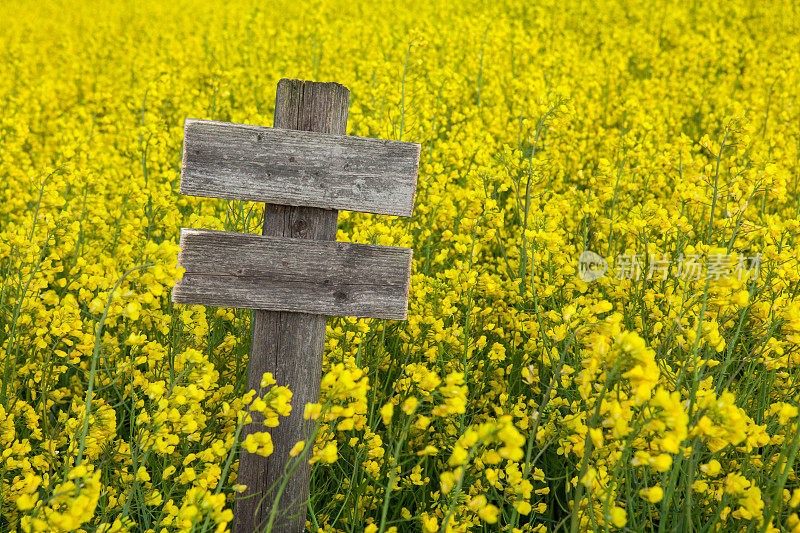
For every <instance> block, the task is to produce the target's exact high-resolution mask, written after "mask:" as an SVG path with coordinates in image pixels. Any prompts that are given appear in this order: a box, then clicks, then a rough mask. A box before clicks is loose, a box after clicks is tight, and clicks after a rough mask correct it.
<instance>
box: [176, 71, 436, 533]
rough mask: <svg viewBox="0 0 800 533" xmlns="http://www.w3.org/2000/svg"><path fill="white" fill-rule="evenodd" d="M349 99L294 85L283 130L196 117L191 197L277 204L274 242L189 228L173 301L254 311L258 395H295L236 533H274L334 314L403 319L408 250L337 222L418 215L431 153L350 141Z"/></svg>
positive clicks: (259, 467)
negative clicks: (268, 379) (343, 215)
mask: <svg viewBox="0 0 800 533" xmlns="http://www.w3.org/2000/svg"><path fill="white" fill-rule="evenodd" d="M349 97H350V92H349V91H348V90H347V88H345V87H344V86H342V85H339V84H338V83H316V82H304V81H299V80H288V79H284V80H281V81H280V82H279V83H278V91H277V99H276V104H275V122H274V127H273V128H267V127H261V126H248V125H243V124H228V123H224V122H213V121H206V120H194V119H187V120H186V125H185V131H184V145H183V167H182V170H181V193H183V194H188V195H192V196H204V197H209V198H226V199H230V200H245V201H254V202H265V203H266V205H265V210H264V227H263V235H252V234H241V233H231V232H225V231H211V230H203V229H186V228H184V229H182V230H181V241H180V246H181V252H180V254H179V256H178V263H179V265H180V266H182V267H183V268H184V269H185V273H184V275H183V279H181V280H180V281H179V282H178V283H177V284H176V285H175V288H174V289H173V292H172V300H173V301H174V302H177V303H183V304H199V305H212V306H217V307H238V308H247V309H253V310H254V314H253V343H252V347H251V352H250V364H249V370H248V380H247V384H248V388H249V389H255V390H256V391H259V390H260V383H261V378H262V376H263V374H264V372H272V374H273V375H274V376H275V379H276V380H277V384H278V385H285V386H287V387H289V389H290V390H291V391H292V394H293V396H292V406H293V407H292V413H291V414H290V415H289V416H288V417H285V418H283V419H282V420H281V422H280V425H279V426H278V427H276V428H273V429H272V430H271V435H272V440H273V446H274V451H273V454H272V455H271V456H270V457H261V456H259V455H255V454H251V453H248V452H246V451H244V450H242V451H241V454H240V459H239V473H238V483H240V484H243V485H247V490H246V491H245V492H244V493H243V494H242V495H241V496H239V498H238V499H237V501H236V508H235V512H234V527H233V529H234V531H235V532H236V533H250V532H252V531H257V530H260V529H261V528H263V527H264V526H265V525H266V523H267V519H268V517H269V516H270V512H271V510H272V507H273V502H274V499H275V493H276V492H277V486H278V485H279V484H280V480H281V478H282V476H283V475H284V467H285V466H286V464H287V463H288V462H289V459H290V456H289V450H290V449H291V448H292V447H293V446H294V444H295V443H297V442H298V441H300V440H305V439H306V437H307V436H308V435H309V434H310V430H311V429H312V428H313V424H314V421H305V420H304V419H303V408H304V406H305V404H306V403H309V402H316V401H318V400H319V385H320V379H321V372H322V352H323V348H324V343H325V323H326V317H327V316H357V317H373V318H387V319H393V320H404V319H405V318H406V311H407V306H408V290H409V279H410V273H411V250H410V249H407V248H396V247H390V246H372V245H365V244H353V243H345V242H336V240H335V239H336V221H337V213H338V210H340V209H345V210H350V211H362V212H368V213H378V214H386V215H398V216H411V212H412V209H413V206H414V194H415V191H416V185H417V169H418V166H419V152H420V145H419V144H416V143H407V142H397V141H385V140H380V139H367V138H359V137H351V136H346V135H344V133H345V129H346V125H347V110H348V106H349ZM260 422H261V420H255V419H254V421H253V423H251V424H248V425H246V426H245V427H244V428H243V435H242V438H244V437H246V436H247V435H248V434H250V433H254V432H257V431H262V430H264V426H263V425H262V424H261V423H260ZM307 446H311V443H310V442H308V443H307ZM310 474H311V470H310V466H309V465H308V463H307V461H303V462H302V463H301V464H299V465H298V466H297V467H296V468H295V470H294V473H293V474H292V478H291V480H290V481H289V483H288V484H287V485H286V488H285V490H284V492H283V494H282V495H281V498H280V501H279V502H278V504H277V509H276V511H277V513H276V517H277V518H276V520H275V522H273V527H272V530H273V531H280V532H287V533H289V532H291V533H296V532H299V531H303V529H304V528H305V515H306V505H307V500H308V493H309V479H310ZM270 489H272V490H271V491H270Z"/></svg>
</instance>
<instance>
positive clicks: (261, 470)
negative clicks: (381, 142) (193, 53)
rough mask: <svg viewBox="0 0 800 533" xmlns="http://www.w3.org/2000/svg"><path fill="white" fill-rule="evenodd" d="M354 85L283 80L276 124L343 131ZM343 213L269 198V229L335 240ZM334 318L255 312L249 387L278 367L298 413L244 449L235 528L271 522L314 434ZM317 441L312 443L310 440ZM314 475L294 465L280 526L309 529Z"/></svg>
mask: <svg viewBox="0 0 800 533" xmlns="http://www.w3.org/2000/svg"><path fill="white" fill-rule="evenodd" d="M349 101H350V91H348V90H347V88H346V87H344V86H343V85H340V84H338V83H314V82H303V81H300V80H288V79H283V80H281V81H280V82H279V83H278V90H277V95H276V99H275V122H274V126H275V127H276V128H285V129H295V130H306V131H318V132H322V133H334V134H338V135H344V134H345V131H346V129H347V112H348V105H349ZM337 219H338V212H337V211H336V210H330V209H318V208H315V207H291V206H286V205H274V204H266V206H265V209H264V229H263V233H264V235H267V236H274V237H295V238H303V239H314V240H321V241H333V240H335V239H336V222H337ZM326 323H327V317H325V316H323V315H311V314H304V313H292V312H286V311H258V310H256V311H253V341H252V346H251V349H250V362H249V366H248V372H247V386H248V390H256V391H260V390H261V389H260V383H261V377H262V376H263V375H264V372H271V373H272V374H273V376H275V379H276V381H277V385H279V386H286V387H289V388H290V389H291V391H292V412H291V414H290V415H289V416H287V417H282V418H281V421H280V425H278V427H276V428H271V429H270V430H269V431H270V434H271V435H272V443H273V446H274V451H273V453H272V455H271V456H269V457H261V456H260V455H255V454H251V453H248V452H246V451H241V452H240V455H239V473H238V477H237V479H238V483H241V484H243V485H247V490H246V491H245V492H244V493H242V494H241V495H239V496H238V497H237V499H236V506H235V510H234V523H233V531H234V533H252V532H253V531H255V530H256V529H260V528H261V527H262V526H263V525H264V524H265V523H266V521H267V519H268V517H269V514H270V511H271V509H272V508H273V502H274V500H275V494H276V492H277V490H276V486H277V485H279V484H280V483H281V481H282V479H283V473H284V467H285V466H286V464H287V463H288V462H289V460H290V459H289V450H291V449H292V447H293V446H294V445H295V443H297V442H298V441H300V440H307V439H308V438H309V436H310V435H311V434H312V431H313V428H314V421H313V420H304V419H303V408H304V406H305V405H306V404H307V403H314V402H317V401H319V385H320V379H321V377H322V354H323V350H324V347H325V325H326ZM263 429H264V426H263V425H261V420H260V419H259V418H258V417H255V418H254V420H253V422H252V423H250V424H247V425H245V426H244V428H242V439H244V438H245V437H246V436H247V435H248V434H250V433H253V432H255V431H260V430H263ZM309 444H310V443H309ZM310 479H311V465H309V464H308V461H307V459H306V460H303V461H300V462H299V463H297V464H296V465H295V466H294V471H293V474H292V476H291V479H290V480H289V482H288V484H287V485H286V489H285V491H284V493H283V495H282V496H281V498H280V502H279V504H278V505H277V506H275V507H276V509H277V520H276V522H275V523H274V524H273V526H274V527H273V531H274V532H276V533H300V532H302V531H303V530H304V529H305V518H306V508H307V502H308V494H309V483H310Z"/></svg>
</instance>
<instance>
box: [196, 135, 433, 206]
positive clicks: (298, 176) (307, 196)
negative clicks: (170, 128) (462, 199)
mask: <svg viewBox="0 0 800 533" xmlns="http://www.w3.org/2000/svg"><path fill="white" fill-rule="evenodd" d="M419 153H420V145H419V144H416V143H407V142H398V141H386V140H382V139H368V138H361V137H351V136H347V135H334V134H324V133H313V132H305V131H294V130H286V129H279V128H266V127H261V126H248V125H244V124H230V123H225V122H212V121H206V120H194V119H187V120H186V124H185V130H184V145H183V169H182V172H181V193H183V194H189V195H192V196H205V197H211V198H226V199H230V200H247V201H252V202H269V203H273V204H282V205H292V206H308V207H318V208H323V209H338V210H342V209H346V210H348V211H362V212H367V213H378V214H385V215H398V216H411V213H412V210H413V207H414V194H415V191H416V186H417V170H418V167H419Z"/></svg>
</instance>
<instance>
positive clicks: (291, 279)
mask: <svg viewBox="0 0 800 533" xmlns="http://www.w3.org/2000/svg"><path fill="white" fill-rule="evenodd" d="M180 243H181V250H182V251H181V252H180V254H179V255H178V264H179V265H180V266H181V267H183V268H184V269H185V272H184V274H183V279H181V280H180V281H179V282H178V283H177V284H176V285H175V287H174V289H173V293H172V300H173V301H174V302H177V303H182V304H195V305H212V306H215V307H238V308H244V309H264V310H269V311H294V312H299V313H312V314H318V315H328V316H356V317H365V318H387V319H391V320H405V318H406V310H407V307H408V284H409V276H410V275H411V253H412V251H411V250H410V249H408V248H397V247H393V246H374V245H369V244H354V243H347V242H325V241H308V240H307V239H293V238H287V237H265V236H260V235H252V234H246V233H232V232H227V231H213V230H198V229H186V228H184V229H182V230H181V241H180Z"/></svg>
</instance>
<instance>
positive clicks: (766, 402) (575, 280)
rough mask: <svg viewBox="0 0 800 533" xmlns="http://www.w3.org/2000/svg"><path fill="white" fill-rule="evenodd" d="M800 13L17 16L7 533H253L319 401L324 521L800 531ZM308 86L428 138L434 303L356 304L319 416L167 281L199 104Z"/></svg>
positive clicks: (1, 444)
mask: <svg viewBox="0 0 800 533" xmlns="http://www.w3.org/2000/svg"><path fill="white" fill-rule="evenodd" d="M798 65H800V4H797V3H796V2H793V1H779V0H776V1H757V0H751V1H747V0H728V1H722V0H709V1H706V2H698V1H686V2H670V1H667V0H653V1H647V2H646V1H643V0H598V1H596V2H581V1H579V0H541V1H531V2H525V1H522V2H519V1H510V0H494V1H491V2H490V1H473V0H468V1H463V2H445V1H431V2H368V1H363V0H312V1H309V2H291V1H285V0H276V1H274V2H273V1H270V2H254V1H249V0H229V1H227V2H200V1H197V2H189V1H187V0H172V1H169V2H158V1H155V0H136V1H130V0H124V1H123V0H121V1H115V2H111V1H105V0H103V1H101V0H87V1H84V2H65V1H63V0H52V1H39V2H33V1H30V0H25V1H21V0H4V1H3V2H2V3H0V375H1V376H2V384H1V385H0V454H1V457H0V473H2V475H1V476H0V506H1V507H0V530H2V531H26V532H34V531H35V532H67V531H85V532H103V533H111V532H123V531H136V532H162V531H163V532H173V531H174V532H178V531H181V532H183V531H225V530H228V529H229V528H230V527H231V522H232V519H233V508H234V500H235V498H236V496H237V494H239V493H240V492H241V491H242V490H243V487H242V486H241V485H238V484H237V476H236V473H237V468H238V452H239V450H240V449H241V447H242V446H243V447H244V448H245V449H247V450H249V451H251V452H256V453H261V454H264V455H268V454H269V453H271V451H272V448H273V443H272V441H271V438H270V433H269V432H270V427H265V428H264V431H263V432H261V433H259V434H256V435H252V436H249V437H248V439H247V440H246V441H245V442H244V443H242V444H239V443H237V440H238V436H239V434H240V431H241V427H242V424H243V423H244V421H245V420H246V417H247V414H248V413H249V412H252V411H260V412H261V413H263V414H264V415H265V416H266V421H267V424H268V426H273V427H274V426H275V425H276V424H280V420H281V417H282V416H284V415H286V414H287V413H288V412H289V410H290V409H293V410H303V411H304V412H305V414H306V416H307V417H309V418H313V419H316V420H317V421H318V424H317V432H316V436H315V438H314V439H313V443H312V442H309V443H298V444H297V446H296V447H295V449H294V450H293V453H294V454H296V456H297V458H299V460H310V461H312V462H313V465H314V466H313V474H312V484H311V497H310V499H309V502H308V506H307V521H306V525H307V529H308V530H309V531H321V532H326V533H333V532H354V531H359V532H360V531H367V532H370V533H375V532H379V533H389V532H399V533H402V532H426V533H433V532H442V533H445V532H467V531H475V532H477V531H508V532H523V531H536V532H544V531H571V532H575V531H615V530H619V531H650V532H655V531H658V532H666V531H678V532H683V531H703V532H705V531H752V532H767V531H800V515H798V506H800V480H799V479H798V475H797V468H798V467H797V460H798V450H800V426H798V397H799V395H800V366H799V365H798V363H800V349H798V347H800V284H799V282H798V280H799V278H800V263H799V262H798V261H799V259H800V257H798V242H797V241H796V240H795V239H797V238H798V230H800V194H799V191H798V180H800V68H798ZM281 78H296V79H304V80H316V81H336V82H339V83H341V84H343V85H345V86H347V87H348V88H349V89H350V92H351V100H350V112H349V121H348V127H347V132H348V134H350V135H357V136H361V137H376V138H383V139H391V140H402V141H412V142H418V143H420V144H421V160H420V169H419V182H418V190H417V198H416V204H415V210H414V215H413V217H412V218H410V219H408V218H398V217H382V216H375V215H367V214H356V213H349V212H344V211H343V212H341V213H340V215H339V235H338V239H339V240H342V241H351V242H360V243H374V244H381V245H397V246H407V247H411V248H413V249H414V260H413V265H412V276H411V292H410V300H409V314H408V320H407V321H406V322H394V321H387V320H367V319H348V318H336V319H330V320H329V323H328V332H327V340H326V347H325V361H324V370H323V372H324V377H323V380H322V383H321V398H320V402H319V404H309V405H294V404H293V403H292V401H291V400H292V398H291V390H290V388H289V389H287V388H286V387H283V386H278V385H277V384H275V383H274V378H275V377H270V376H265V381H264V382H263V384H264V385H265V386H266V387H268V388H269V392H268V393H267V395H266V397H264V398H261V399H256V398H254V397H253V393H250V392H249V391H248V390H246V379H247V365H248V353H249V349H250V328H251V325H250V324H251V318H250V317H251V313H250V311H247V310H236V309H223V308H219V309H217V308H207V307H202V306H183V305H177V304H173V303H171V300H170V292H171V289H172V286H173V285H174V283H175V281H176V280H178V279H179V278H180V276H181V272H180V270H179V269H178V268H177V263H176V260H177V254H178V244H177V243H178V235H179V232H180V228H181V227H193V228H209V229H221V230H229V231H239V232H251V233H260V231H261V227H260V223H261V221H260V217H261V213H262V211H263V206H261V205H258V204H250V203H244V202H232V201H224V200H213V199H200V198H193V197H189V196H183V195H181V194H179V192H178V185H179V181H180V164H181V149H182V138H183V123H184V119H185V118H187V117H192V118H199V119H213V120H218V121H226V122H236V123H245V124H257V125H265V126H271V125H272V120H273V111H274V106H275V88H276V85H277V82H278V80H279V79H281Z"/></svg>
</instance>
